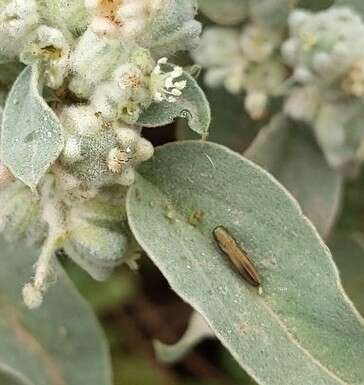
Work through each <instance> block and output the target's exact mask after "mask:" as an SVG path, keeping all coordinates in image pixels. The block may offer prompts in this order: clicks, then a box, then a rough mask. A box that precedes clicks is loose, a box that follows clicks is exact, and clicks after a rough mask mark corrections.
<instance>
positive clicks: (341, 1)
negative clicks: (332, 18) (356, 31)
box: [335, 0, 364, 17]
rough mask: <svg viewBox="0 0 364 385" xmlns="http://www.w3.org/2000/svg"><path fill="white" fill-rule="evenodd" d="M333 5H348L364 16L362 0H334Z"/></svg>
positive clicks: (363, 2)
mask: <svg viewBox="0 0 364 385" xmlns="http://www.w3.org/2000/svg"><path fill="white" fill-rule="evenodd" d="M335 5H336V6H339V7H350V8H352V9H354V10H355V11H357V12H358V13H359V14H360V15H361V16H362V17H363V16H364V1H363V0H336V1H335Z"/></svg>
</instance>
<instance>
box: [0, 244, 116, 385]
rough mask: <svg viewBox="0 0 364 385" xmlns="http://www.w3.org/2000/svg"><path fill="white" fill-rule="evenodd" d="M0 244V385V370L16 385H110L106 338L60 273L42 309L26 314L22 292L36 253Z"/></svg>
mask: <svg viewBox="0 0 364 385" xmlns="http://www.w3.org/2000/svg"><path fill="white" fill-rule="evenodd" d="M0 244H1V254H0V258H1V264H2V268H1V269H0V341H1V343H0V373H1V372H3V374H0V383H1V384H4V385H5V382H2V381H1V378H2V377H1V376H6V375H7V376H8V377H9V376H10V374H11V372H10V371H8V372H5V371H3V370H2V368H3V367H5V368H9V369H12V371H14V373H15V374H16V376H15V374H14V375H12V377H11V378H14V384H18V383H19V385H25V384H26V385H29V384H34V385H84V384H87V385H111V369H110V359H109V354H108V351H107V348H106V344H105V338H104V336H103V334H102V332H101V330H100V327H99V325H98V323H97V321H96V319H95V316H94V314H93V312H92V310H91V309H90V307H89V305H88V304H87V303H86V302H85V301H84V300H83V299H81V297H80V296H79V294H78V293H77V291H76V290H75V289H74V287H73V285H72V284H71V283H70V281H69V280H68V278H67V277H66V276H65V274H64V273H63V272H62V269H61V268H60V267H59V266H57V272H58V281H57V283H56V284H54V285H53V286H52V287H50V288H49V290H48V292H47V297H46V299H45V301H44V305H43V306H42V307H41V308H40V309H39V310H37V311H35V312H31V311H29V310H28V309H27V308H26V307H25V305H24V304H23V301H22V297H21V292H22V285H23V283H24V282H26V280H27V277H28V275H29V271H31V269H32V265H33V264H34V262H35V256H36V254H37V253H33V252H31V251H30V250H27V249H24V248H18V249H17V250H15V249H13V248H12V247H11V246H9V244H8V243H6V242H4V241H3V240H1V243H0ZM9 378H10V377H9ZM23 378H24V380H22V379H23ZM16 380H17V381H18V382H16ZM6 384H8V382H6Z"/></svg>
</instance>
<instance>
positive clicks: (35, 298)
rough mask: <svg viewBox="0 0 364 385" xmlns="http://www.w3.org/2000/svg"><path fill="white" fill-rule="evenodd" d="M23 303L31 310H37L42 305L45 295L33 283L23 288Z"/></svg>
mask: <svg viewBox="0 0 364 385" xmlns="http://www.w3.org/2000/svg"><path fill="white" fill-rule="evenodd" d="M23 301H24V303H25V305H26V306H27V307H28V308H29V309H31V310H34V309H37V308H39V307H40V306H41V305H42V302H43V293H42V292H41V291H40V290H39V289H37V288H35V287H34V285H33V284H32V283H27V284H26V285H25V286H24V287H23Z"/></svg>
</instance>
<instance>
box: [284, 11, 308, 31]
mask: <svg viewBox="0 0 364 385" xmlns="http://www.w3.org/2000/svg"><path fill="white" fill-rule="evenodd" d="M310 16H311V15H310V13H309V12H306V11H304V10H301V9H298V10H294V11H293V12H291V14H290V15H289V17H288V25H289V28H290V31H291V33H296V32H297V31H299V30H300V28H301V26H302V25H303V24H304V23H305V22H306V20H307V19H309V17H310Z"/></svg>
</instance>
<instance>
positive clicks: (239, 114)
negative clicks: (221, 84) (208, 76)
mask: <svg viewBox="0 0 364 385" xmlns="http://www.w3.org/2000/svg"><path fill="white" fill-rule="evenodd" d="M204 92H205V94H206V97H207V100H208V102H209V104H210V108H211V124H210V128H209V141H210V142H216V143H219V144H223V145H225V146H228V147H229V148H231V149H232V150H235V151H238V152H243V151H244V150H245V149H246V148H247V146H248V145H249V143H250V142H251V141H252V140H253V139H254V137H255V136H256V134H257V132H258V128H260V127H261V122H260V121H259V122H258V121H252V120H251V119H249V117H248V115H247V114H246V112H245V110H244V98H245V95H243V94H241V95H232V94H230V93H228V92H227V91H226V90H225V89H223V88H218V89H216V88H213V89H212V88H209V87H205V88H204ZM177 128H178V129H177V137H178V139H179V140H184V139H198V137H197V135H196V134H195V133H194V132H192V131H191V130H188V129H187V127H186V124H185V122H184V121H182V120H181V121H180V122H178V127H177Z"/></svg>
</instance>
